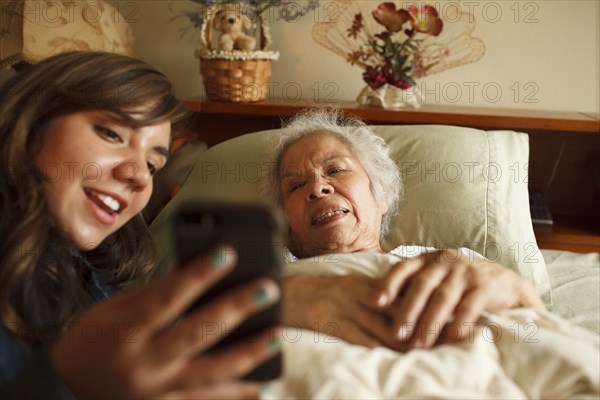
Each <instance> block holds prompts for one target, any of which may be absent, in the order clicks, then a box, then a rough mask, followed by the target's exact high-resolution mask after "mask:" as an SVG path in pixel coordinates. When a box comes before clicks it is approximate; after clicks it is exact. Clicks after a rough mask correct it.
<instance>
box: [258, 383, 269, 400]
mask: <svg viewBox="0 0 600 400" xmlns="http://www.w3.org/2000/svg"><path fill="white" fill-rule="evenodd" d="M270 392H271V384H270V383H268V384H266V385H262V386H261V387H260V393H259V398H260V399H265V398H267V397H268V396H269V394H270Z"/></svg>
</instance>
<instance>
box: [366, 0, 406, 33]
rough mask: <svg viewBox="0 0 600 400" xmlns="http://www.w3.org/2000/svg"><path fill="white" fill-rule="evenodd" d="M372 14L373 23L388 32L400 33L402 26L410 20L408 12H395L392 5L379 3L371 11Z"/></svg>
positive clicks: (394, 7)
mask: <svg viewBox="0 0 600 400" xmlns="http://www.w3.org/2000/svg"><path fill="white" fill-rule="evenodd" d="M372 14H373V18H375V21H377V22H378V23H380V24H381V25H383V26H384V27H385V29H387V30H388V31H389V32H400V31H401V30H402V25H404V23H406V21H408V20H409V19H410V15H409V14H408V12H407V11H406V10H405V9H403V8H401V9H399V10H396V5H395V4H394V3H381V4H380V5H379V6H378V7H377V8H376V9H375V10H373V12H372Z"/></svg>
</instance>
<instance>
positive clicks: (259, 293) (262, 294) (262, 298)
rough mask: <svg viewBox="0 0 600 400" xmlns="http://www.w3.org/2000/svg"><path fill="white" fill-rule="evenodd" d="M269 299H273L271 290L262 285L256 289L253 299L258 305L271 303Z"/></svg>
mask: <svg viewBox="0 0 600 400" xmlns="http://www.w3.org/2000/svg"><path fill="white" fill-rule="evenodd" d="M269 300H271V298H270V296H269V292H267V289H265V288H264V287H260V288H258V289H256V290H255V291H254V293H252V301H253V302H254V304H256V305H259V306H262V305H265V304H267V303H269Z"/></svg>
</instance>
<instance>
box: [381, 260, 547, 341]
mask: <svg viewBox="0 0 600 400" xmlns="http://www.w3.org/2000/svg"><path fill="white" fill-rule="evenodd" d="M377 296H378V299H377V303H378V305H379V306H380V307H381V308H382V309H385V310H387V312H388V313H389V315H390V316H391V317H392V318H393V319H394V323H393V328H392V329H393V330H394V332H395V334H396V337H397V338H398V339H399V340H400V341H402V342H404V343H406V344H407V345H408V347H409V348H428V347H431V346H433V345H434V344H435V343H436V342H448V341H458V340H462V339H466V338H467V337H468V335H469V332H470V331H471V329H472V327H473V325H474V324H475V322H476V321H477V320H478V318H479V316H480V315H481V314H482V312H483V311H496V310H501V309H509V308H515V307H529V308H534V309H537V310H541V311H544V310H546V308H545V306H544V304H543V302H542V300H541V299H540V297H539V296H538V294H537V292H536V291H535V289H534V288H533V286H532V284H531V283H530V282H529V281H528V280H526V279H524V278H523V277H521V276H520V275H518V274H517V273H515V272H514V271H512V270H511V269H509V268H506V267H504V266H502V265H499V264H497V263H492V262H490V261H488V260H486V259H484V258H479V257H475V258H473V257H469V256H466V255H465V254H464V253H461V252H459V251H456V250H440V251H436V252H432V253H424V254H423V255H421V256H418V257H414V258H411V259H409V260H407V261H404V262H400V263H398V264H396V265H395V266H394V267H393V268H392V269H391V270H390V272H389V273H388V274H387V276H386V277H384V279H383V280H382V281H381V286H380V292H379V294H378V295H377Z"/></svg>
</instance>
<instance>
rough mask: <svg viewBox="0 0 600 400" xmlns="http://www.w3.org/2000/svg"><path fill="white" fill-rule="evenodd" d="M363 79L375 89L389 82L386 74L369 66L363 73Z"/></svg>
mask: <svg viewBox="0 0 600 400" xmlns="http://www.w3.org/2000/svg"><path fill="white" fill-rule="evenodd" d="M363 79H364V81H365V82H366V83H367V85H369V86H370V87H372V88H373V89H379V88H380V87H382V86H383V85H385V84H386V83H387V80H386V79H385V76H383V74H382V73H381V71H378V70H377V69H375V68H373V67H367V70H366V71H365V73H364V74H363Z"/></svg>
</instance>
